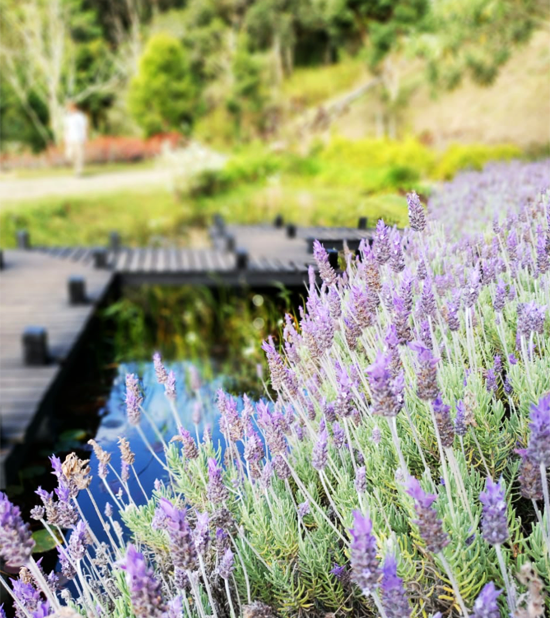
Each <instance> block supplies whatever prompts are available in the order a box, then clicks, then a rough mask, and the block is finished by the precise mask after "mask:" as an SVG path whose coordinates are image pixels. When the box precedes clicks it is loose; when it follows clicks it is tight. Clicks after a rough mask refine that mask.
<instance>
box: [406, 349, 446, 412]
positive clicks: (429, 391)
mask: <svg viewBox="0 0 550 618" xmlns="http://www.w3.org/2000/svg"><path fill="white" fill-rule="evenodd" d="M409 347H410V348H411V350H414V351H415V352H416V353H417V354H418V361H419V364H420V367H419V369H418V374H417V388H416V393H417V395H418V397H419V398H420V399H422V400H424V401H433V400H434V399H435V398H436V397H437V396H438V394H439V386H438V384H437V368H436V366H437V363H438V362H439V359H437V358H435V357H434V356H433V354H432V351H431V350H430V349H429V348H427V347H426V346H425V345H424V344H423V343H421V342H418V341H413V342H412V343H409Z"/></svg>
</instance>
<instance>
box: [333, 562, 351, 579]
mask: <svg viewBox="0 0 550 618" xmlns="http://www.w3.org/2000/svg"><path fill="white" fill-rule="evenodd" d="M330 573H331V574H332V575H334V577H336V579H337V580H338V581H339V582H345V581H346V579H347V575H348V573H347V571H346V567H345V565H343V566H340V565H339V564H336V562H335V563H334V566H333V567H332V569H330Z"/></svg>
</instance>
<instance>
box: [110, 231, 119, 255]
mask: <svg viewBox="0 0 550 618" xmlns="http://www.w3.org/2000/svg"><path fill="white" fill-rule="evenodd" d="M109 249H110V250H111V251H114V252H115V253H116V252H117V251H119V249H120V234H119V233H118V232H111V233H110V234H109Z"/></svg>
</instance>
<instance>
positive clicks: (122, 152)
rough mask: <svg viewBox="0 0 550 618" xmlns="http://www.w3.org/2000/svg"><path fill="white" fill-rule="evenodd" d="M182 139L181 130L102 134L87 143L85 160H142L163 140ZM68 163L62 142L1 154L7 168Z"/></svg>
mask: <svg viewBox="0 0 550 618" xmlns="http://www.w3.org/2000/svg"><path fill="white" fill-rule="evenodd" d="M183 142H184V138H183V137H182V136H181V135H180V134H179V133H160V134H158V135H154V136H153V137H150V138H148V139H142V138H140V137H124V136H121V137H117V136H112V135H103V136H100V137H96V138H94V139H92V140H90V141H89V142H87V143H86V155H85V156H86V163H131V162H134V161H143V160H145V159H152V158H153V157H155V156H157V155H159V154H160V153H161V152H162V149H163V145H164V144H168V145H169V147H170V148H175V147H176V146H178V145H180V144H182V143H183ZM66 164H67V160H66V158H65V150H64V148H63V147H61V146H52V147H50V148H48V149H47V150H46V151H44V152H43V153H41V154H39V155H33V154H32V153H29V152H25V153H22V154H17V155H2V156H0V167H1V168H2V169H5V170H6V169H37V168H43V167H61V166H63V165H66Z"/></svg>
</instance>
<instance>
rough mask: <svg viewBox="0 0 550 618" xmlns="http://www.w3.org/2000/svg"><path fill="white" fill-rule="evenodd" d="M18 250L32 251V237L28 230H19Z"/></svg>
mask: <svg viewBox="0 0 550 618" xmlns="http://www.w3.org/2000/svg"><path fill="white" fill-rule="evenodd" d="M17 248H18V249H30V248H31V237H30V235H29V233H28V232H27V230H18V232H17Z"/></svg>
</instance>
